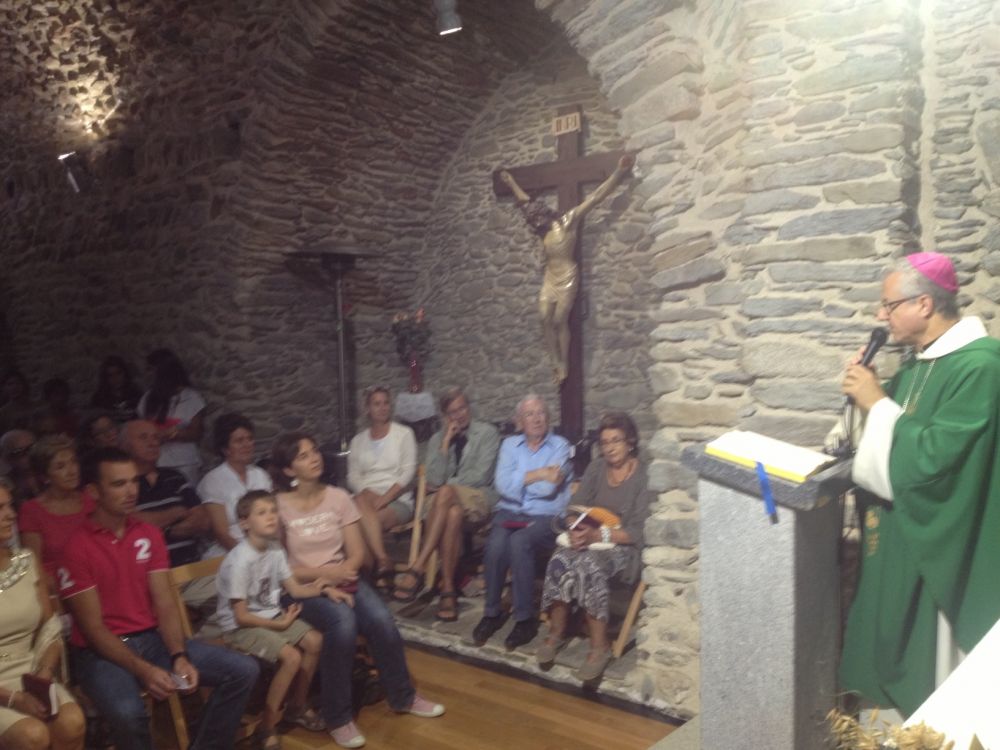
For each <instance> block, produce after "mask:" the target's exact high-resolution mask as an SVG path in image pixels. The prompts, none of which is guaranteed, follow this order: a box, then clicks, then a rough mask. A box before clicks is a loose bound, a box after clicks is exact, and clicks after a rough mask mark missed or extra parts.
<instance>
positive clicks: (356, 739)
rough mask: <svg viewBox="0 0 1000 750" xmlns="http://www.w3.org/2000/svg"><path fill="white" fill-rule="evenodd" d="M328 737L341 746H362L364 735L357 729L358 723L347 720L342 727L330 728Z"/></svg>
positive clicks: (363, 744)
mask: <svg viewBox="0 0 1000 750" xmlns="http://www.w3.org/2000/svg"><path fill="white" fill-rule="evenodd" d="M330 737H332V738H333V741H334V742H336V743H337V744H338V745H340V746H341V747H364V746H365V736H364V735H363V734H361V732H360V731H359V730H358V725H357V724H355V723H354V722H353V721H349V722H347V723H346V724H344V726H342V727H337V728H336V729H331V730H330Z"/></svg>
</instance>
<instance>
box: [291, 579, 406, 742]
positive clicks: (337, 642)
mask: <svg viewBox="0 0 1000 750" xmlns="http://www.w3.org/2000/svg"><path fill="white" fill-rule="evenodd" d="M300 603H301V604H302V619H303V620H305V621H306V622H308V623H309V624H310V625H312V626H313V627H314V628H316V630H318V631H319V632H321V633H322V634H323V650H322V652H321V654H320V661H319V675H320V686H321V688H322V691H321V692H322V698H321V704H322V714H323V720H324V721H325V722H326V724H327V726H328V727H330V728H331V729H336V728H337V727H340V726H343V725H344V724H346V723H347V722H349V721H351V719H352V718H353V713H352V707H351V671H352V669H353V667H354V651H355V647H356V643H357V640H358V634H361V635H363V636H364V637H365V638H367V639H368V649H369V651H370V652H371V655H372V658H373V659H374V660H375V666H376V668H377V669H378V677H379V681H380V682H381V683H382V687H383V688H385V692H386V697H387V700H388V703H389V707H390V708H392V709H394V710H396V711H404V710H406V709H407V708H409V707H410V706H411V705H412V703H413V697H414V695H416V692H415V691H414V689H413V683H412V682H411V681H410V673H409V671H408V670H407V669H406V655H405V654H404V653H403V638H402V636H400V634H399V630H397V629H396V622H395V620H393V619H392V613H390V612H389V610H388V609H387V608H386V606H385V602H383V601H382V600H381V599H380V598H379V595H378V594H377V593H375V591H374V589H372V587H371V586H369V585H368V584H367V583H365V582H364V581H358V590H357V591H355V592H354V606H353V607H350V606H349V605H347V604H345V603H343V602H332V601H330V600H329V599H328V598H327V597H325V596H317V597H313V598H311V599H303V600H301V602H300Z"/></svg>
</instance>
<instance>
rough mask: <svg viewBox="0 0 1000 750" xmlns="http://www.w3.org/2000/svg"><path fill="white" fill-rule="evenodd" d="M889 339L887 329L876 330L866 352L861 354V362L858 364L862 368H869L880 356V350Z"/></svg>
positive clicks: (869, 340) (869, 339)
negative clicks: (877, 356)
mask: <svg viewBox="0 0 1000 750" xmlns="http://www.w3.org/2000/svg"><path fill="white" fill-rule="evenodd" d="M888 339H889V332H888V331H887V330H886V329H885V328H876V329H874V330H873V331H872V335H871V336H870V337H869V338H868V346H866V347H865V350H864V351H863V352H861V361H860V362H859V363H858V364H859V365H861V366H862V367H868V365H870V364H871V363H872V360H873V359H875V355H876V354H878V350H879V349H881V348H882V345H883V344H885V342H886V341H888Z"/></svg>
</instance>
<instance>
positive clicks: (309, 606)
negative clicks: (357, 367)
mask: <svg viewBox="0 0 1000 750" xmlns="http://www.w3.org/2000/svg"><path fill="white" fill-rule="evenodd" d="M271 459H272V468H273V470H274V472H275V485H276V486H277V488H278V489H281V490H284V492H280V493H279V494H278V496H277V497H278V512H279V514H280V516H281V523H282V533H283V537H284V541H285V547H286V548H287V550H288V560H289V563H290V564H291V568H292V572H293V573H294V574H295V577H296V578H297V579H298V580H299V581H301V582H302V583H309V582H311V581H315V580H322V581H324V583H325V584H326V585H329V586H338V587H340V588H342V589H344V590H345V591H349V592H351V593H353V595H354V601H353V602H352V603H346V602H334V601H331V600H330V599H328V598H326V597H314V598H311V599H303V600H302V601H301V602H300V604H301V605H302V614H301V617H302V619H303V620H305V621H306V622H308V623H309V624H310V625H312V626H313V627H314V628H316V629H317V630H319V631H320V632H321V633H323V653H322V655H321V656H320V666H319V671H320V681H321V686H322V700H321V708H322V711H321V713H322V716H323V720H324V721H326V724H327V727H329V729H330V736H331V737H332V738H333V740H334V742H336V743H337V744H338V745H340V746H341V747H361V746H362V745H364V744H365V738H364V735H362V734H361V732H360V731H359V730H358V727H357V726H356V725H355V723H354V721H353V720H352V708H351V706H352V703H351V669H352V667H353V664H354V650H355V645H356V642H357V638H358V635H359V634H361V635H363V636H365V638H366V639H367V640H368V648H369V650H370V651H371V654H372V657H373V658H374V659H375V665H376V667H377V668H378V675H379V680H380V681H381V683H382V686H383V687H384V688H385V692H386V696H387V698H388V702H389V705H390V706H391V707H392V708H393V710H395V711H398V712H400V713H411V714H415V715H416V716H422V717H426V718H431V717H434V716H440V715H441V714H443V713H444V706H442V705H440V704H437V703H431V702H430V701H428V700H426V699H425V698H421V697H420V696H419V695H417V694H416V691H415V690H414V689H413V683H412V682H411V681H410V674H409V671H408V670H407V668H406V657H405V655H404V653H403V639H402V637H401V636H400V635H399V630H397V629H396V623H395V622H394V621H393V619H392V614H391V613H390V612H389V610H388V609H387V608H386V606H385V603H384V602H383V601H382V599H381V598H380V597H379V595H378V594H377V593H375V590H374V589H372V588H371V586H369V585H368V584H367V583H366V582H365V581H363V580H360V579H359V578H358V569H359V567H360V566H361V561H362V559H363V557H364V541H363V540H362V537H361V530H360V526H359V520H360V516H359V514H358V510H357V508H356V507H355V506H354V503H353V502H352V501H351V497H350V495H348V494H347V493H346V492H344V491H343V490H341V489H338V488H336V487H331V486H329V485H327V484H323V483H322V482H321V481H320V476H321V475H322V473H323V456H322V454H321V453H320V452H319V450H318V449H317V448H316V442H315V441H314V440H313V439H312V438H311V437H309V436H308V435H305V434H303V433H288V434H285V435H281V436H279V437H278V439H277V440H275V442H274V447H273V448H272V451H271Z"/></svg>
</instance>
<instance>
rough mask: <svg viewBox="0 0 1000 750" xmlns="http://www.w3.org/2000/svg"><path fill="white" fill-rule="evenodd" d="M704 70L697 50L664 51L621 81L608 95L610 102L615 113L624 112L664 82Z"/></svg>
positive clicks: (648, 59)
mask: <svg viewBox="0 0 1000 750" xmlns="http://www.w3.org/2000/svg"><path fill="white" fill-rule="evenodd" d="M703 69H704V63H703V62H702V61H701V59H700V55H699V54H698V50H697V49H696V48H695V49H692V50H690V51H683V52H682V51H675V50H670V49H667V50H663V51H661V52H659V53H654V54H652V55H650V56H649V57H647V58H646V59H645V60H644V61H643V63H642V65H641V66H638V67H637V68H636V70H635V71H634V72H633V73H632V75H628V76H625V77H624V78H622V79H621V80H619V81H618V83H616V84H615V85H614V86H613V87H612V88H611V91H610V92H609V93H608V101H610V103H611V105H612V106H613V107H615V108H616V109H625V108H626V107H628V106H629V105H630V104H632V103H634V102H636V101H637V100H639V99H641V98H642V97H643V96H645V95H646V94H647V93H648V92H649V91H651V90H652V89H653V88H656V87H657V86H659V85H660V84H662V83H663V82H664V81H669V80H670V79H671V78H673V77H674V76H676V75H678V74H680V73H699V72H701V71H702V70H703Z"/></svg>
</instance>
